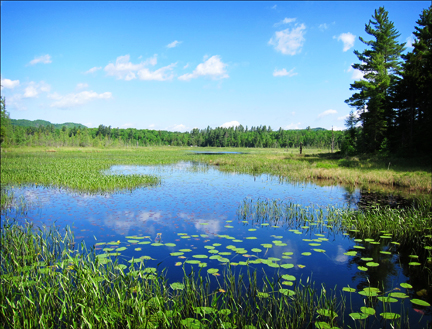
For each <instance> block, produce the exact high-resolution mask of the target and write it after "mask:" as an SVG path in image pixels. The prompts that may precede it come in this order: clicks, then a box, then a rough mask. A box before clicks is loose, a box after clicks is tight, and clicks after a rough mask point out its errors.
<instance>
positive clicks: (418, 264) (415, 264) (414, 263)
mask: <svg viewBox="0 0 432 329" xmlns="http://www.w3.org/2000/svg"><path fill="white" fill-rule="evenodd" d="M408 265H410V266H420V265H421V264H420V263H418V262H411V263H408Z"/></svg>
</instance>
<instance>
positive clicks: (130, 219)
mask: <svg viewBox="0 0 432 329" xmlns="http://www.w3.org/2000/svg"><path fill="white" fill-rule="evenodd" d="M106 173H107V174H150V175H157V176H159V177H160V178H161V179H162V184H161V185H158V186H156V187H151V188H149V187H144V188H139V189H136V190H134V191H132V192H129V193H114V194H111V195H89V194H79V193H70V192H67V191H65V190H62V189H47V188H43V187H23V188H15V189H13V190H14V193H15V194H16V195H17V196H18V197H19V196H20V195H22V196H23V197H24V198H25V199H26V200H29V201H31V202H32V204H33V205H37V207H36V206H32V207H30V209H29V211H28V212H27V213H26V214H25V215H22V216H21V217H19V219H20V220H22V221H24V220H30V221H32V222H34V223H35V224H36V225H51V224H52V223H54V222H55V223H56V225H60V226H61V227H65V226H67V225H71V226H72V228H73V231H74V233H75V237H76V239H77V242H80V241H84V242H85V243H86V245H87V246H92V245H94V244H95V243H96V242H98V243H105V242H106V243H109V242H110V241H120V244H119V246H121V247H125V248H126V250H125V251H124V252H122V254H121V257H120V261H121V262H124V263H125V264H128V263H127V261H128V260H130V259H131V258H132V257H134V258H139V257H141V256H143V255H146V256H149V257H151V258H153V259H154V261H153V260H149V261H147V263H146V265H148V266H155V267H156V266H157V264H159V263H161V265H160V266H161V267H162V268H167V269H168V270H169V271H168V273H169V279H170V280H173V281H176V280H181V278H182V277H183V269H182V268H181V267H177V266H175V263H177V262H182V263H183V262H184V261H185V260H187V259H193V255H196V254H205V255H208V256H210V255H211V254H210V253H209V252H208V249H206V248H204V247H205V246H210V245H213V244H215V243H216V244H220V246H216V247H215V249H217V250H218V252H219V253H220V252H222V253H223V252H225V253H227V252H231V254H230V255H226V256H224V257H228V258H229V260H230V261H231V262H237V263H240V262H242V261H246V260H248V259H249V260H256V259H258V258H260V259H268V258H269V257H274V258H277V259H279V261H275V262H276V263H277V266H276V267H268V266H267V265H266V264H263V263H257V264H252V265H251V268H252V269H257V271H258V272H259V276H262V274H263V273H264V272H265V273H266V274H267V275H269V276H273V274H276V273H279V274H292V273H295V275H296V277H297V278H307V277H309V276H311V275H312V274H313V279H314V280H315V281H316V282H317V283H318V284H321V283H323V284H325V285H326V286H327V287H335V286H338V287H339V288H341V287H344V286H348V285H349V286H351V287H356V288H357V289H358V290H362V289H363V288H365V287H368V286H373V287H378V288H380V289H382V290H383V291H387V290H389V289H392V287H397V286H398V284H399V283H402V282H410V283H411V284H412V285H413V287H414V289H413V290H412V291H410V294H411V295H413V296H414V294H416V292H419V291H422V293H423V294H426V296H432V292H431V291H430V288H431V287H430V282H429V281H430V272H428V271H427V270H424V269H423V268H420V267H413V266H408V265H407V264H408V263H409V259H410V255H412V253H413V252H415V255H418V257H419V262H421V264H425V263H427V262H428V260H427V257H430V256H428V255H429V254H428V252H427V251H426V250H424V249H422V250H416V249H415V248H416V247H415V244H414V245H413V246H408V245H396V244H394V245H392V246H391V245H390V241H391V240H390V241H382V240H379V239H378V238H377V237H371V238H374V239H375V241H379V242H378V244H373V243H368V242H366V241H365V240H364V239H365V237H359V236H356V235H355V234H354V233H350V235H343V234H342V232H341V231H340V230H339V229H338V228H337V227H335V226H334V225H333V224H332V225H328V223H325V222H324V223H308V224H307V223H300V222H299V221H297V218H296V217H294V218H291V219H286V218H284V217H283V212H282V213H281V215H280V216H279V217H280V218H279V220H275V218H276V217H277V216H276V215H274V216H273V217H272V221H271V222H270V221H269V218H267V217H265V216H264V217H259V216H255V217H248V216H246V217H241V216H240V217H239V208H241V206H242V205H243V204H244V202H245V198H246V200H250V202H252V201H253V200H267V199H270V200H279V201H278V202H281V203H285V204H289V203H292V204H298V205H300V208H301V209H309V210H308V211H315V210H319V209H320V208H321V207H326V206H328V205H331V206H334V207H351V208H353V207H356V205H357V204H358V202H359V201H360V204H368V202H370V200H371V199H374V198H375V199H377V200H382V199H384V198H383V197H382V196H378V194H374V193H372V196H373V197H372V198H371V193H369V192H368V191H363V190H360V189H353V188H348V187H342V186H330V185H329V182H328V181H326V182H322V184H321V185H322V186H320V185H317V184H312V183H289V182H287V181H286V179H281V178H280V177H275V176H271V175H255V176H251V175H245V174H236V173H232V172H231V173H225V172H220V171H218V170H217V169H215V168H213V167H212V166H208V165H202V164H198V163H193V162H180V163H177V164H175V165H167V166H147V167H143V166H114V167H112V168H111V169H110V170H109V171H108V172H106ZM362 200H364V202H362ZM390 200H394V199H390ZM246 202H249V201H246ZM311 206H313V207H314V208H312V207H311ZM3 216H4V215H2V217H3ZM306 224H307V225H306ZM312 224H316V225H312ZM132 235H136V236H140V237H144V236H146V237H148V238H145V239H143V240H142V241H141V240H140V241H141V242H145V243H146V244H140V242H130V241H133V239H129V238H127V237H128V236H132ZM354 239H362V241H354ZM156 240H160V242H161V243H170V244H174V246H172V245H170V246H152V243H154V242H155V241H156ZM275 241H279V242H275ZM77 245H79V243H78V244H77ZM263 245H264V246H263ZM265 245H271V247H265ZM228 246H229V247H231V246H234V248H244V249H245V250H246V253H237V252H235V251H232V250H233V249H228V248H227V247H228ZM354 246H359V247H360V248H358V247H357V248H355V247H354ZM389 246H391V248H390V249H389ZM103 248H104V247H103V246H98V247H97V252H101V249H103ZM254 248H258V249H261V250H262V251H261V252H252V251H251V250H252V249H254ZM138 249H140V250H138ZM181 249H190V250H191V252H185V253H184V255H181V256H180V257H186V258H178V257H177V256H176V257H173V256H171V255H170V253H172V252H175V251H179V250H181ZM349 251H355V252H357V254H356V256H349V255H347V252H349ZM382 251H388V252H390V253H391V254H390V255H388V254H383V253H382ZM287 253H289V255H288V254H287ZM245 255H246V256H248V257H245ZM369 258H370V259H372V260H373V261H374V262H376V263H378V264H379V266H376V267H367V271H362V270H360V269H359V268H362V267H366V266H365V265H366V263H367V262H368V261H367V260H364V259H369ZM205 262H206V263H207V264H208V265H207V267H208V268H210V267H224V266H226V265H221V264H222V263H221V262H220V261H218V260H217V259H210V258H208V259H205ZM183 264H184V263H183ZM282 264H285V265H287V264H291V265H293V267H292V268H289V269H288V268H283V267H279V265H282ZM184 265H185V269H186V270H187V271H189V270H190V268H191V267H192V265H190V264H184ZM273 265H274V264H273ZM195 266H196V265H195ZM237 266H240V265H237ZM203 271H204V273H206V272H205V270H203ZM357 297H358V296H357ZM354 303H357V304H358V305H360V306H362V303H363V299H362V297H358V298H357V299H356V300H355V301H354Z"/></svg>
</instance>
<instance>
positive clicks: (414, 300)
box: [411, 298, 431, 307]
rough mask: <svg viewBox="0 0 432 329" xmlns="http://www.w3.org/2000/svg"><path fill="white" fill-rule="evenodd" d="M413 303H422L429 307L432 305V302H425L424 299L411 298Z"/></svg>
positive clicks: (421, 304)
mask: <svg viewBox="0 0 432 329" xmlns="http://www.w3.org/2000/svg"><path fill="white" fill-rule="evenodd" d="M411 303H413V304H416V305H420V306H425V307H429V306H431V304H429V303H428V302H425V301H424V300H421V299H415V298H414V299H411Z"/></svg>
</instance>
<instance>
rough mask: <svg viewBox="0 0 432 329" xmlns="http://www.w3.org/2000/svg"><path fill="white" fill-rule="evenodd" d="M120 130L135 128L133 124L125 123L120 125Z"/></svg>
mask: <svg viewBox="0 0 432 329" xmlns="http://www.w3.org/2000/svg"><path fill="white" fill-rule="evenodd" d="M120 128H123V129H127V128H136V127H135V124H134V123H125V124H124V125H121V126H120Z"/></svg>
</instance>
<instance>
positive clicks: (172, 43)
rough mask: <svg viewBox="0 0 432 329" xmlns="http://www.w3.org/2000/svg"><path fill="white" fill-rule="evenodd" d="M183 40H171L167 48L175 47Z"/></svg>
mask: <svg viewBox="0 0 432 329" xmlns="http://www.w3.org/2000/svg"><path fill="white" fill-rule="evenodd" d="M182 42H183V41H177V40H175V41H173V42H171V43H170V44H168V45H167V48H174V47H177V46H178V45H179V44H181V43H182Z"/></svg>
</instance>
